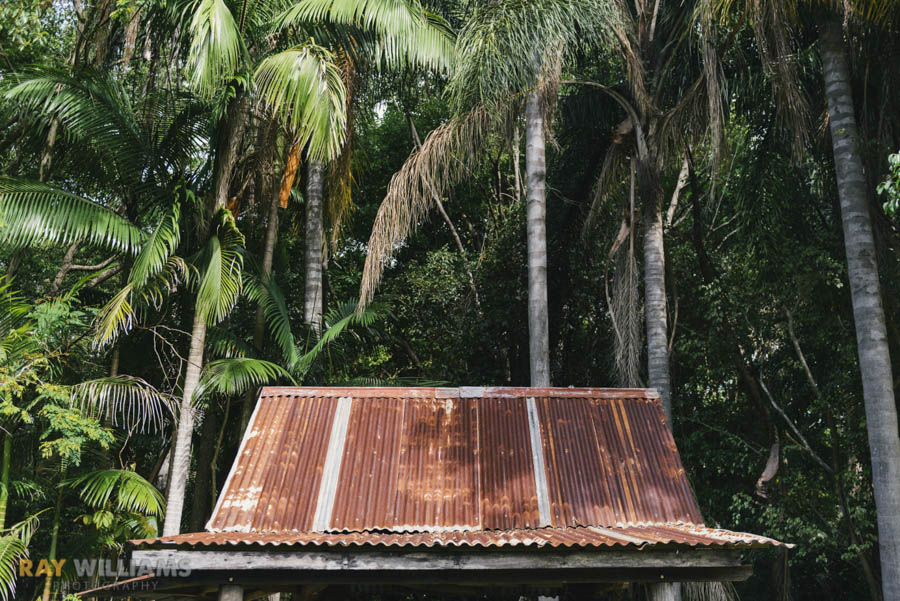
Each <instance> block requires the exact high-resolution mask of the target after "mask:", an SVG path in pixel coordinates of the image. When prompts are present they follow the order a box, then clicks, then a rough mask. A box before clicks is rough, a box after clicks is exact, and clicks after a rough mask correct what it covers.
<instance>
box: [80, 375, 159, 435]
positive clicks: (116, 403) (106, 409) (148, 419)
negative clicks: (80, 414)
mask: <svg viewBox="0 0 900 601" xmlns="http://www.w3.org/2000/svg"><path fill="white" fill-rule="evenodd" d="M72 404H73V405H75V406H77V407H80V408H81V409H82V410H83V411H85V412H86V413H87V414H89V415H91V416H92V417H95V418H98V419H99V418H101V417H105V418H106V419H108V420H109V421H110V422H112V423H113V424H114V425H119V424H120V423H121V425H123V426H126V427H128V428H132V427H140V428H141V430H142V431H144V430H147V429H152V430H156V431H161V430H162V429H163V427H164V426H165V418H166V416H170V415H173V413H174V407H175V403H174V401H173V400H172V398H171V397H170V396H169V395H167V394H164V393H162V392H160V391H158V390H157V389H156V388H154V387H153V386H151V385H150V384H148V383H147V382H145V381H144V380H142V379H141V378H135V377H132V376H115V377H107V378H98V379H96V380H87V381H85V382H81V383H79V384H76V385H75V386H73V387H72Z"/></svg>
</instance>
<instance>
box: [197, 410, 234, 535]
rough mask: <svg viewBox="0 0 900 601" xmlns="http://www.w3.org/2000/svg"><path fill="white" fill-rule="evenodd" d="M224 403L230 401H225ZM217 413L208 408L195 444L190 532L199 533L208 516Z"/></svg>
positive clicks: (216, 431) (213, 467)
mask: <svg viewBox="0 0 900 601" xmlns="http://www.w3.org/2000/svg"><path fill="white" fill-rule="evenodd" d="M225 402H226V403H228V402H230V399H226V400H225ZM217 417H218V415H217V412H216V411H215V410H213V408H212V407H210V409H209V411H207V412H206V415H204V416H203V424H202V425H201V426H200V433H199V438H200V440H199V441H198V442H197V467H196V471H195V472H194V494H193V495H191V516H190V531H191V532H200V531H201V530H203V525H204V524H205V523H206V518H207V517H208V516H209V511H210V508H211V507H212V506H211V505H210V504H209V497H210V495H209V489H210V488H211V487H212V476H213V470H214V469H215V466H214V465H213V464H212V458H213V453H214V452H215V446H216V434H217V433H218V431H219V429H218V427H217V425H218V424H217V419H216V418H217Z"/></svg>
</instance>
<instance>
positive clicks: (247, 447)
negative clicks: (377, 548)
mask: <svg viewBox="0 0 900 601" xmlns="http://www.w3.org/2000/svg"><path fill="white" fill-rule="evenodd" d="M207 530H208V532H206V533H196V534H188V535H180V537H175V538H177V539H178V540H179V541H181V542H178V543H176V544H194V543H192V542H190V541H196V544H241V541H243V542H244V543H246V544H298V545H308V544H326V545H348V544H375V545H401V546H403V545H425V546H433V545H438V546H447V545H462V546H487V545H520V544H521V545H538V546H545V545H550V546H608V545H619V544H639V545H645V544H660V543H666V544H668V543H677V544H688V545H707V544H725V545H742V546H746V545H748V544H749V545H768V544H774V541H771V540H770V539H766V538H764V537H756V536H754V535H746V534H738V533H728V532H727V531H722V530H714V529H710V528H706V527H705V526H704V525H703V520H702V518H701V516H700V511H699V509H698V507H697V503H696V500H695V498H694V495H693V492H692V490H691V487H690V485H689V483H688V481H687V476H686V474H685V471H684V468H683V466H682V464H681V459H680V457H679V455H678V450H677V448H676V447H675V442H674V440H673V439H672V435H671V432H670V430H669V427H668V425H667V423H666V420H665V416H664V413H663V410H662V406H661V404H660V402H659V397H658V395H657V394H656V392H655V391H653V390H645V389H599V388H586V389H579V388H496V387H467V388H326V387H305V388H301V387H267V388H263V390H262V391H261V393H260V399H259V401H258V403H257V407H256V409H255V411H254V414H253V416H252V418H251V420H250V424H249V426H248V427H247V431H246V432H245V435H244V438H243V440H242V442H241V445H240V447H239V450H238V454H237V457H236V458H235V461H234V464H233V465H232V468H231V470H230V472H229V475H228V478H227V480H226V483H225V486H224V488H223V491H222V493H221V494H220V497H219V499H218V502H217V504H216V508H215V511H214V512H213V515H212V517H211V518H210V520H209V522H208V524H207ZM715 533H718V534H715ZM181 537H190V538H181ZM242 537H243V538H242ZM666 537H673V538H666ZM153 540H154V541H156V542H160V543H165V542H173V543H175V539H153ZM203 541H206V542H203ZM258 541H266V542H258ZM751 541H752V542H751ZM147 542H148V543H149V542H150V541H147Z"/></svg>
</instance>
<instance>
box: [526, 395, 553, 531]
mask: <svg viewBox="0 0 900 601" xmlns="http://www.w3.org/2000/svg"><path fill="white" fill-rule="evenodd" d="M525 403H526V407H527V410H528V432H529V434H530V438H531V458H532V461H533V462H534V486H535V489H536V490H537V502H538V515H539V516H540V517H539V519H540V524H541V526H549V525H550V494H549V489H550V487H549V486H548V485H547V470H546V469H545V468H544V446H543V445H542V444H541V423H540V422H539V421H538V412H537V403H536V402H535V400H534V397H532V396H530V397H527V398H526V399H525Z"/></svg>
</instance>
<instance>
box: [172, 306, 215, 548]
mask: <svg viewBox="0 0 900 601" xmlns="http://www.w3.org/2000/svg"><path fill="white" fill-rule="evenodd" d="M205 344H206V320H205V319H203V314H202V312H201V311H199V310H197V311H195V312H194V328H193V330H192V331H191V349H190V352H189V353H188V364H187V370H186V371H185V374H184V386H183V387H182V390H183V394H182V397H181V405H180V406H179V409H178V428H177V430H176V432H175V449H174V452H173V457H172V469H171V472H170V474H169V493H168V496H167V498H166V520H165V522H164V523H163V532H162V533H163V536H173V535H175V534H178V533H179V532H181V514H182V513H183V512H184V492H185V488H186V485H187V480H188V472H189V471H190V467H191V436H192V435H193V433H194V404H193V402H192V401H193V398H194V392H195V391H196V390H197V385H198V384H199V383H200V371H201V370H202V369H203V346H204V345H205Z"/></svg>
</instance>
